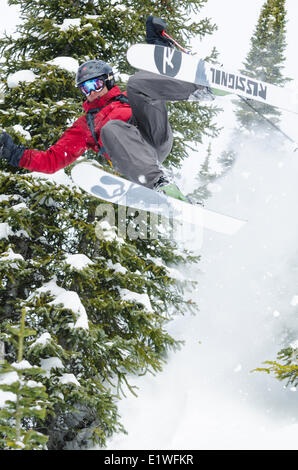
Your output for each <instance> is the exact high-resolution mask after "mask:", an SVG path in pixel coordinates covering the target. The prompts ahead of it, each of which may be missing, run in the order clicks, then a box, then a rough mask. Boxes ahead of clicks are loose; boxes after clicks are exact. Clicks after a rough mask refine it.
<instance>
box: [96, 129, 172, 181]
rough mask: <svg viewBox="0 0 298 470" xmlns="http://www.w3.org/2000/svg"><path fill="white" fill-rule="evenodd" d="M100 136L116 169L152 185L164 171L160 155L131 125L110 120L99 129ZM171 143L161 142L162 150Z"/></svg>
mask: <svg viewBox="0 0 298 470" xmlns="http://www.w3.org/2000/svg"><path fill="white" fill-rule="evenodd" d="M101 140H102V143H103V145H104V148H105V151H106V152H107V154H108V155H109V156H110V158H111V162H112V164H113V167H114V168H115V170H117V171H119V173H121V174H122V175H123V176H125V177H126V178H127V179H129V180H130V181H132V182H134V183H138V184H141V185H143V186H146V187H147V188H153V186H154V184H155V182H156V181H157V180H158V179H159V178H160V177H161V175H162V174H163V171H162V168H161V165H160V163H159V156H158V154H157V152H156V149H155V148H154V147H153V146H152V145H150V144H149V143H148V142H147V141H146V140H145V139H144V137H143V136H142V135H141V133H140V132H139V130H138V129H137V128H136V127H135V126H134V125H132V124H128V123H126V122H123V121H120V120H113V121H109V122H108V123H107V124H105V125H104V126H103V128H102V129H101ZM169 144H170V146H171V145H172V143H171V142H170V143H169ZM170 146H168V149H166V145H164V146H163V150H164V153H166V154H168V153H169V152H170V150H171V148H170Z"/></svg>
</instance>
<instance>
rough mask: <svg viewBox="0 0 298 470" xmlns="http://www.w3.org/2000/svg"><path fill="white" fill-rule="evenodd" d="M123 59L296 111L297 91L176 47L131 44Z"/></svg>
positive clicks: (135, 64)
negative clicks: (214, 62)
mask: <svg viewBox="0 0 298 470" xmlns="http://www.w3.org/2000/svg"><path fill="white" fill-rule="evenodd" d="M127 60H128V62H129V63H130V65H132V66H133V67H135V68H137V69H140V70H147V71H149V72H153V73H158V74H161V75H167V76H169V77H173V78H176V79H177V80H183V81H186V82H191V83H196V84H197V85H203V86H208V87H209V88H212V89H214V90H218V91H222V92H228V93H233V94H236V95H239V96H243V97H244V98H248V99H252V100H256V101H259V102H261V103H265V104H268V105H271V106H276V107H278V108H281V109H285V110H287V111H290V112H292V113H298V93H297V92H296V91H294V90H290V89H286V88H282V87H278V86H276V85H271V84H270V83H266V82H262V81H260V80H255V79H253V78H250V77H248V76H246V75H241V74H239V73H238V72H232V71H229V70H226V69H225V68H224V67H219V66H217V65H213V64H209V63H208V62H206V61H204V60H202V59H198V58H197V57H195V56H191V55H188V54H185V53H183V52H181V51H178V50H176V49H172V48H169V47H163V46H155V45H152V44H135V45H133V46H131V47H130V48H129V49H128V51H127Z"/></svg>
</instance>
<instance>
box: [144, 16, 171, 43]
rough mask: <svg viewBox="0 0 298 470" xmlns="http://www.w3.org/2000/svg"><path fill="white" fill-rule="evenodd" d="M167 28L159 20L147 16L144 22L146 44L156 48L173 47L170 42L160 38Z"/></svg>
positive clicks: (163, 22)
mask: <svg viewBox="0 0 298 470" xmlns="http://www.w3.org/2000/svg"><path fill="white" fill-rule="evenodd" d="M167 27H168V25H167V23H166V22H165V21H164V20H162V19H161V18H158V17H157V16H148V18H147V20H146V42H147V43H148V44H157V45H158V46H166V47H173V44H172V42H171V41H170V40H169V39H167V38H165V37H164V36H162V32H163V31H166V30H167Z"/></svg>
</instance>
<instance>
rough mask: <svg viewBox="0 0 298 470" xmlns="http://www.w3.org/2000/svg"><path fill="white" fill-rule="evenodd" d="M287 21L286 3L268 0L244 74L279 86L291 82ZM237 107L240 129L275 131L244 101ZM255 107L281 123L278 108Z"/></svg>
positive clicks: (252, 39)
mask: <svg viewBox="0 0 298 470" xmlns="http://www.w3.org/2000/svg"><path fill="white" fill-rule="evenodd" d="M286 22H287V21H286V9H285V0H266V1H265V3H264V5H263V7H262V10H261V13H260V16H259V19H258V23H257V26H256V28H255V31H254V34H253V36H252V38H251V48H250V50H249V53H248V55H247V57H246V60H245V62H244V64H243V65H244V69H243V70H241V73H243V74H244V75H248V76H249V77H253V78H256V79H259V80H263V81H265V82H268V83H272V84H274V85H278V86H282V85H284V84H285V83H286V82H287V81H288V80H289V79H288V78H285V77H284V75H283V68H284V65H283V64H284V62H285V55H284V53H285V49H286ZM235 102H236V101H235ZM236 104H237V108H236V116H237V120H238V122H239V124H240V128H242V129H246V130H248V131H254V132H255V133H258V131H259V130H260V131H261V132H263V131H264V129H265V130H266V129H269V130H270V131H272V126H270V124H269V123H266V121H264V119H263V118H262V116H260V115H258V114H257V113H256V112H255V111H254V110H252V109H250V108H249V107H248V106H247V104H246V103H245V102H244V101H243V100H238V101H237V102H236ZM253 106H254V108H256V109H257V110H258V111H259V112H260V113H261V114H262V115H264V116H266V117H267V118H268V119H270V120H271V121H272V122H274V123H278V122H279V117H280V111H279V110H278V109H277V108H274V107H272V106H268V105H266V104H263V103H257V102H254V103H253Z"/></svg>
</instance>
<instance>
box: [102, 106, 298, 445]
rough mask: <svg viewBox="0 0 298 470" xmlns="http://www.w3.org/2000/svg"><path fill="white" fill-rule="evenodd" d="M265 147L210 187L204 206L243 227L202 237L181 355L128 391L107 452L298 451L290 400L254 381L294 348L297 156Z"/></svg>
mask: <svg viewBox="0 0 298 470" xmlns="http://www.w3.org/2000/svg"><path fill="white" fill-rule="evenodd" d="M226 107H227V115H229V116H231V115H230V114H229V110H230V104H229V103H227V105H226ZM227 115H226V116H227ZM229 124H230V126H229ZM229 127H232V122H231V121H230V122H228V123H227V129H228V128H229ZM272 139H273V138H272V137H270V138H269V139H268V141H265V142H264V144H263V145H261V144H258V145H257V144H255V143H254V141H253V139H252V140H251V141H250V143H248V141H247V140H245V142H244V143H243V146H242V147H241V150H240V154H239V156H238V159H237V162H236V164H235V166H234V167H233V169H232V170H231V171H230V172H229V173H228V174H227V175H226V176H225V177H224V178H221V179H219V180H218V181H217V184H216V192H215V193H214V194H213V196H212V197H211V199H210V200H209V201H208V206H209V207H210V208H212V209H215V210H218V211H222V212H225V213H228V214H233V215H237V216H240V215H241V216H242V217H244V218H246V219H248V224H247V225H246V226H245V227H244V228H243V229H242V230H241V231H240V232H239V233H238V234H237V235H236V236H234V237H228V236H224V235H221V234H218V233H215V232H208V231H204V239H203V244H202V247H198V250H199V251H200V253H201V255H202V260H201V262H200V263H199V264H198V265H197V267H196V268H194V269H193V272H192V275H193V278H195V279H196V280H198V281H199V288H198V291H197V292H193V294H192V298H193V299H194V300H196V301H197V302H198V304H199V308H200V312H199V313H198V315H197V316H195V317H192V316H187V315H186V316H185V317H182V318H179V319H178V318H177V319H176V320H174V321H173V323H172V324H171V326H170V332H171V333H173V334H174V335H176V337H177V336H178V337H179V338H181V339H184V340H185V346H184V347H183V349H182V350H181V351H180V352H178V353H176V354H172V355H171V357H170V361H169V364H168V365H167V366H166V367H165V369H164V371H163V373H161V374H159V375H158V376H156V377H151V376H148V377H143V378H140V379H139V380H135V381H134V383H136V384H137V385H138V386H139V387H140V391H139V397H138V398H135V397H129V398H128V399H125V400H123V401H122V402H121V403H120V413H121V415H122V419H123V422H124V425H125V427H126V428H127V431H128V433H129V434H128V436H116V437H115V438H114V439H113V440H112V441H111V442H110V444H109V448H110V449H136V448H139V449H142V448H145V449H146V448H148V449H149V448H151V449H162V448H166V449H177V448H178V449H237V448H240V449H274V448H289V449H298V444H297V439H296V437H295V435H296V432H297V431H298V424H296V413H295V409H296V401H297V395H296V391H295V390H294V389H291V388H290V389H289V388H287V389H286V388H284V385H283V383H280V382H278V381H277V380H276V379H274V378H272V377H269V376H267V374H265V373H260V372H253V373H252V372H251V371H252V369H254V368H256V367H260V366H262V362H263V361H265V360H274V359H275V358H276V353H277V352H278V351H279V350H280V349H281V347H283V346H284V345H287V344H289V343H290V342H292V341H294V340H296V339H297V338H296V337H294V336H291V334H290V335H288V332H287V331H288V330H287V328H290V329H291V331H295V328H296V326H297V325H298V321H297V320H298V309H297V307H296V306H295V304H296V301H295V296H297V294H298V218H297V216H296V211H297V209H296V208H297V203H298V186H297V175H298V155H297V153H293V152H291V149H289V148H288V147H287V146H286V145H285V146H284V147H283V148H281V149H280V150H276V149H277V148H278V146H277V144H276V145H275V144H274V142H273V140H272ZM226 141H227V136H224V135H223V137H222V143H221V144H220V142H219V144H218V145H219V148H220V145H225V143H226ZM224 149H225V148H224V147H223V148H222V150H224ZM197 161H198V156H196V155H193V156H192V157H191V158H190V160H189V161H188V162H187V164H186V165H185V169H187V174H189V168H191V167H192V168H193V172H194V171H195V165H196V164H197ZM183 181H184V186H185V185H186V181H187V177H185V178H184V179H183ZM190 183H191V182H190ZM193 248H194V249H196V248H197V247H196V246H195V244H194V245H193ZM189 275H190V273H189V271H188V272H187V276H188V277H189Z"/></svg>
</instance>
